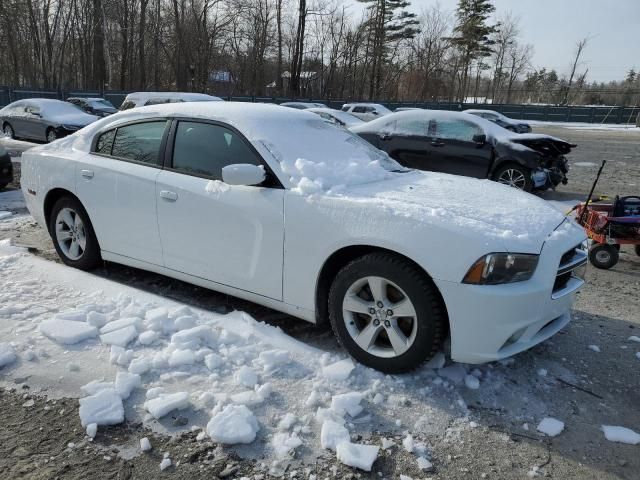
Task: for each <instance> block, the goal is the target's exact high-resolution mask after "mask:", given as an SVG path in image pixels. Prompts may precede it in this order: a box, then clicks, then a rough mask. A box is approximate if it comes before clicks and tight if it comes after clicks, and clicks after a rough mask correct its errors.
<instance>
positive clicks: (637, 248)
mask: <svg viewBox="0 0 640 480" xmlns="http://www.w3.org/2000/svg"><path fill="white" fill-rule="evenodd" d="M633 248H634V250H635V251H636V255H638V256H639V257H640V245H635V246H634V247H633Z"/></svg>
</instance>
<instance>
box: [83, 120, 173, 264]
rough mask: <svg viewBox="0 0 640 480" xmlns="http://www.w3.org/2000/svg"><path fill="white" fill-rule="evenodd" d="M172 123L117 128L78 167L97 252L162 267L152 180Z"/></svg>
mask: <svg viewBox="0 0 640 480" xmlns="http://www.w3.org/2000/svg"><path fill="white" fill-rule="evenodd" d="M169 124H170V122H168V121H167V120H164V119H158V120H154V121H138V122H133V123H128V124H124V125H120V126H118V127H117V128H114V129H111V130H107V131H105V132H102V133H100V134H99V135H97V138H96V139H95V140H94V144H93V146H92V149H91V153H89V154H87V155H85V156H84V158H83V160H82V161H81V162H78V165H77V167H76V190H77V194H78V197H79V198H80V201H81V202H82V204H83V205H84V206H85V208H86V210H87V213H88V214H89V217H90V218H91V223H92V224H93V227H94V230H95V232H96V236H97V237H98V242H99V243H100V248H101V249H102V250H105V251H107V252H111V253H115V254H117V255H122V256H125V257H129V258H133V259H136V260H140V261H143V262H146V263H150V264H154V265H162V264H163V261H162V247H161V244H160V235H159V232H158V219H157V214H156V178H157V176H158V174H159V172H160V168H161V153H160V152H161V151H163V147H164V144H165V142H166V133H167V131H168V125H169Z"/></svg>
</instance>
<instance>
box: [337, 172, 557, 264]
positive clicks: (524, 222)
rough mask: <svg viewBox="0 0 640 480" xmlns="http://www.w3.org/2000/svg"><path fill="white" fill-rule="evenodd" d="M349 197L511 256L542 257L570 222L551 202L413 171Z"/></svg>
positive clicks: (350, 191)
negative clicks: (552, 238) (562, 226)
mask: <svg viewBox="0 0 640 480" xmlns="http://www.w3.org/2000/svg"><path fill="white" fill-rule="evenodd" d="M343 193H344V195H346V196H349V197H353V198H354V199H360V200H362V199H363V198H364V197H369V199H371V201H372V203H373V204H379V205H380V206H381V207H383V208H380V209H379V211H387V212H389V213H391V214H394V215H402V216H406V217H412V218H413V219H415V220H417V221H419V222H423V223H427V224H438V225H439V226H441V227H442V228H444V229H447V230H449V231H454V232H455V231H458V232H459V233H460V234H461V235H466V236H473V237H475V238H477V239H478V240H481V239H482V238H483V237H484V239H485V240H486V241H487V242H488V243H491V244H495V243H501V244H502V245H503V246H504V248H505V249H506V251H509V252H514V253H515V252H519V253H539V252H540V251H541V249H542V246H543V244H544V242H545V240H546V239H547V238H548V237H549V235H550V234H552V233H553V231H554V230H555V229H556V228H557V227H558V226H559V225H560V224H561V223H562V222H563V221H564V220H565V217H564V215H562V213H560V212H559V211H558V210H556V209H555V208H553V207H551V206H550V205H549V204H548V203H547V202H546V201H544V200H542V199H540V198H538V197H536V196H534V195H531V194H528V193H525V192H522V191H519V190H516V189H514V188H511V187H507V186H505V185H501V184H498V183H495V182H492V181H489V180H477V179H473V178H468V177H460V176H456V175H447V174H440V173H432V172H419V171H410V172H407V173H398V174H395V175H394V177H393V178H391V179H389V180H385V181H382V182H374V183H370V184H364V185H357V186H352V187H349V188H348V190H346V191H344V192H343Z"/></svg>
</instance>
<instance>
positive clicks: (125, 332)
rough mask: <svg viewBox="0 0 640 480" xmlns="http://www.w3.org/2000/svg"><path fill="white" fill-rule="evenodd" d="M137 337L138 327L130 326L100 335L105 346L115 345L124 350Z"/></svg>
mask: <svg viewBox="0 0 640 480" xmlns="http://www.w3.org/2000/svg"><path fill="white" fill-rule="evenodd" d="M107 325H108V324H107ZM92 328H93V327H92ZM103 328H104V327H103ZM137 336H138V331H137V330H136V327H134V326H133V325H129V326H128V327H125V328H121V329H119V330H114V331H112V332H109V333H105V334H104V335H100V341H101V342H102V343H104V344H105V345H115V346H117V347H123V348H124V347H126V346H127V345H128V344H129V342H131V341H132V340H133V339H135V338H136V337H137Z"/></svg>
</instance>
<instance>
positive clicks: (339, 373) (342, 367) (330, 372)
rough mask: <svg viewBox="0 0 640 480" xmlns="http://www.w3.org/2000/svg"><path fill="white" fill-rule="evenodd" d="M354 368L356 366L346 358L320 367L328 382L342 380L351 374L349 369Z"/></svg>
mask: <svg viewBox="0 0 640 480" xmlns="http://www.w3.org/2000/svg"><path fill="white" fill-rule="evenodd" d="M354 368H356V367H355V365H354V364H353V362H352V361H351V359H349V358H346V359H344V360H340V361H339V362H336V363H332V364H331V365H327V366H325V367H322V376H323V377H324V378H326V379H327V380H329V381H330V382H343V381H344V380H346V379H347V378H349V375H351V371H352V370H353V369H354Z"/></svg>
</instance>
